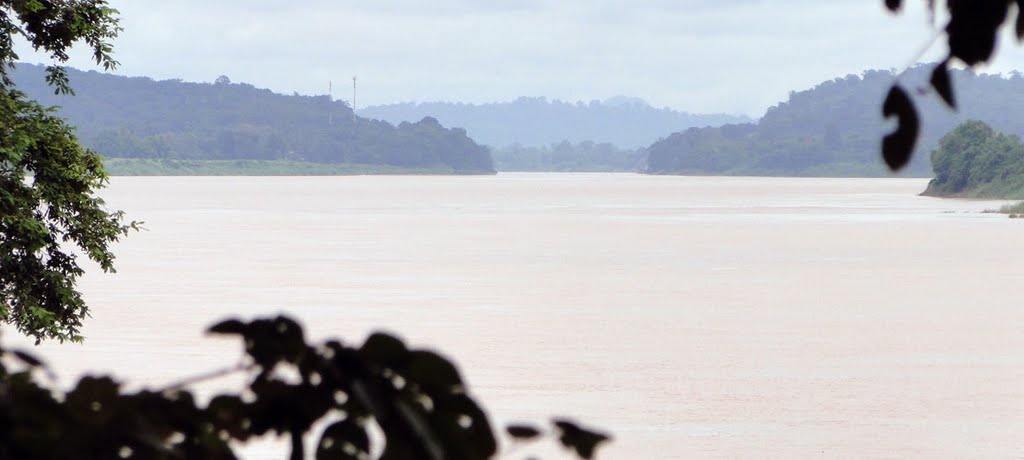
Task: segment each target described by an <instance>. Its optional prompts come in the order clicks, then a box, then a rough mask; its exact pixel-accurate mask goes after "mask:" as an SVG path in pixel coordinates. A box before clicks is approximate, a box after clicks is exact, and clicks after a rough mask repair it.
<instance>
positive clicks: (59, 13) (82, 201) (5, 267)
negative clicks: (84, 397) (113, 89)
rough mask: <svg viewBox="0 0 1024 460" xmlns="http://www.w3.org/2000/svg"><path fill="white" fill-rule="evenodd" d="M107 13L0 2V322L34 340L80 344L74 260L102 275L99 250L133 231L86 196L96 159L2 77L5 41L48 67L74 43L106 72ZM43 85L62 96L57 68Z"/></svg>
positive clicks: (111, 22)
mask: <svg viewBox="0 0 1024 460" xmlns="http://www.w3.org/2000/svg"><path fill="white" fill-rule="evenodd" d="M116 14H117V11H116V10H113V9H111V8H109V7H107V6H106V2H104V1H101V0H83V1H74V2H63V1H62V2H49V1H40V0H24V1H0V76H2V83H0V130H2V135H0V321H3V322H7V323H13V324H14V325H15V326H17V328H18V330H19V331H21V332H23V333H25V334H27V335H30V336H33V337H35V338H36V340H37V341H39V340H43V339H58V340H61V341H64V340H72V341H77V340H80V339H81V336H80V334H79V329H80V327H81V324H82V320H83V319H84V318H85V317H86V316H87V315H88V308H87V306H86V304H85V302H84V301H83V299H82V297H81V294H80V293H79V292H78V291H77V290H76V289H75V283H76V281H77V279H78V277H79V276H80V275H82V273H83V270H82V268H81V267H80V266H79V265H78V258H79V256H80V255H85V256H86V257H88V258H89V259H92V260H93V261H95V262H96V263H98V264H99V265H100V267H101V268H102V269H103V270H104V271H112V270H113V269H114V267H113V261H114V255H113V254H112V253H111V252H110V251H109V249H108V246H109V245H110V244H111V243H113V242H114V241H117V239H118V238H119V237H121V236H123V235H125V234H126V233H127V232H128V231H129V230H130V229H132V228H135V227H136V224H135V223H129V224H125V223H124V222H123V217H124V216H123V214H122V213H120V212H112V213H111V212H107V211H106V210H105V208H104V202H103V200H102V199H100V198H98V197H96V196H95V192H96V190H98V189H100V188H102V187H103V186H104V185H105V184H106V180H107V176H106V173H105V172H104V171H103V166H102V162H101V158H100V156H99V155H97V154H95V153H93V152H91V151H88V150H86V149H84V148H83V147H82V146H81V145H79V143H78V140H77V139H76V138H75V136H74V134H73V133H72V129H71V128H70V127H69V126H68V125H66V124H65V123H64V121H63V120H61V119H60V118H58V117H56V116H54V114H53V111H51V110H47V109H44V108H43V107H42V106H41V105H40V104H38V103H35V102H33V101H31V100H28V99H27V98H26V97H25V95H24V94H23V93H21V92H19V91H17V90H15V89H14V87H13V83H12V81H11V79H10V78H9V76H8V73H7V71H8V68H9V67H10V66H12V65H13V62H14V60H15V59H17V58H18V56H17V55H16V54H15V53H14V50H13V48H12V46H13V38H14V37H15V36H21V37H23V38H24V39H26V40H28V41H29V42H30V43H31V44H32V46H33V47H34V48H35V49H36V50H38V51H45V52H46V53H48V54H49V55H50V57H52V58H53V59H54V60H55V61H57V62H65V61H66V60H67V58H68V55H67V52H68V49H69V48H70V47H71V46H72V45H73V44H75V43H76V42H84V43H85V44H87V45H88V46H89V47H90V48H92V50H93V56H94V58H95V60H96V62H97V63H98V64H100V65H102V66H104V67H105V68H108V69H109V68H112V67H114V66H115V65H116V64H117V63H116V62H115V61H114V60H112V59H111V57H110V54H109V53H110V44H109V43H108V41H109V40H110V39H112V38H113V37H115V36H116V35H117V33H118V32H119V31H120V29H119V28H118V26H117V17H116ZM44 79H45V81H46V82H47V83H48V84H49V85H52V86H53V87H55V88H56V91H57V92H63V93H67V92H70V88H69V87H68V78H67V74H66V72H65V70H64V69H63V68H61V67H58V66H51V67H48V68H46V70H45V77H43V78H40V82H41V81H42V80H44Z"/></svg>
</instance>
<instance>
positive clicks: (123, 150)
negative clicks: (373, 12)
mask: <svg viewBox="0 0 1024 460" xmlns="http://www.w3.org/2000/svg"><path fill="white" fill-rule="evenodd" d="M68 75H69V76H70V79H71V86H72V88H73V89H74V91H75V93H76V95H75V96H68V95H55V94H54V91H53V88H52V87H49V86H47V84H46V81H45V72H44V67H43V66H38V65H31V64H24V63H20V64H18V65H17V67H16V68H15V70H14V71H13V72H12V73H11V77H12V79H13V80H14V82H15V83H16V85H17V88H18V89H19V90H21V91H23V92H25V93H26V94H27V95H28V96H29V97H31V98H33V99H36V100H37V101H39V102H40V103H42V104H43V105H46V106H59V107H60V109H59V111H58V113H59V114H60V115H61V116H63V117H66V118H67V119H68V120H69V121H70V123H71V124H72V125H73V126H75V127H76V129H77V131H76V132H77V135H78V136H79V138H80V139H81V140H82V142H83V144H85V145H86V146H87V147H89V148H92V149H93V150H95V151H97V152H99V153H101V154H103V155H105V156H107V157H120V158H156V159H169V160H241V159H245V160H287V161H300V162H311V163H330V164H351V165H381V166H386V167H387V168H382V170H383V169H387V170H402V171H411V170H417V169H423V170H429V171H430V172H433V173H437V172H451V173H493V172H494V168H493V162H492V160H491V156H490V151H489V150H488V149H487V148H486V147H484V146H481V145H479V144H477V143H476V142H474V141H473V140H472V139H470V138H469V137H468V136H467V135H466V131H465V130H462V129H448V128H445V127H443V126H442V125H441V124H440V123H438V121H437V120H436V119H433V118H429V117H426V118H421V119H420V120H417V121H416V122H415V123H400V124H398V125H397V126H393V125H391V124H389V123H386V122H383V121H376V120H368V119H365V118H360V117H354V116H353V114H352V110H351V109H350V108H349V106H348V105H346V104H345V103H344V102H340V101H333V102H332V101H331V100H330V99H329V98H328V97H327V96H316V97H310V96H299V95H291V96H287V95H282V94H277V93H274V92H271V91H270V90H266V89H258V88H255V87H253V86H252V85H249V84H245V83H241V84H239V83H231V82H230V80H228V79H227V78H226V77H222V78H218V80H217V82H216V83H213V84H210V83H187V82H182V81H180V80H165V81H154V80H151V79H149V78H144V77H134V78H128V77H121V76H115V75H110V74H104V73H98V72H95V71H90V72H82V71H79V70H74V69H68ZM367 169H368V170H373V168H360V170H367Z"/></svg>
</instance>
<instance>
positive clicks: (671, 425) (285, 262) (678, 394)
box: [3, 174, 1024, 459]
mask: <svg viewBox="0 0 1024 460" xmlns="http://www.w3.org/2000/svg"><path fill="white" fill-rule="evenodd" d="M925 183H926V182H925V181H924V180H920V179H790V178H742V177H735V178H734V177H716V178H708V177H663V176H641V175H633V174H499V175H497V176H481V177H439V176H383V177H381V176H365V177H316V178H257V177H246V178H230V177H217V178H213V177H206V178H199V177H191V178H190V177H184V178H153V177H148V178H128V177H118V178H114V179H113V182H112V184H111V186H110V188H109V189H107V190H105V191H104V193H103V196H104V197H105V198H106V199H107V201H108V203H109V204H110V206H111V207H112V208H116V209H123V210H125V211H126V212H127V213H128V215H129V217H131V218H134V219H138V220H143V221H145V225H144V227H145V228H146V230H145V231H142V232H139V233H135V234H132V235H131V236H130V237H128V238H126V239H125V240H123V241H122V242H121V243H119V244H117V246H116V247H115V252H116V253H117V255H118V259H117V267H118V270H119V271H118V273H117V274H113V275H105V274H102V273H101V272H100V271H99V270H98V269H97V268H96V267H95V266H92V265H89V268H90V270H89V273H88V275H87V276H86V277H85V278H84V279H83V281H82V283H81V287H82V290H83V291H84V293H85V297H86V299H87V301H88V302H89V304H90V305H91V306H92V317H91V318H89V319H88V320H87V322H86V327H85V329H84V333H85V335H86V336H87V340H86V342H85V344H84V345H81V346H79V345H51V344H47V345H43V346H41V347H38V348H37V349H36V350H35V352H36V353H38V354H40V355H42V356H43V357H44V358H45V359H46V360H47V361H48V362H49V363H50V364H51V365H53V366H54V367H55V368H56V369H57V370H58V373H59V374H60V375H62V380H60V381H59V382H58V384H60V385H69V384H71V383H73V381H74V377H75V376H76V375H78V374H79V373H80V372H83V371H90V372H103V373H106V372H112V373H114V374H115V375H117V376H119V377H120V378H121V379H122V380H124V381H126V383H127V384H128V385H129V386H130V387H133V388H137V387H140V386H146V385H161V384H166V383H168V382H172V381H174V380H177V378H179V377H181V376H183V375H187V374H197V373H201V372H205V371H208V370H212V369H217V368H221V367H225V366H229V365H232V364H234V363H235V362H237V360H238V357H239V356H240V353H241V347H240V345H239V344H238V343H237V342H236V341H232V340H226V339H217V338H209V337H205V336H203V334H202V330H203V328H204V327H206V326H208V325H210V324H211V323H213V322H215V321H216V320H218V319H221V318H223V317H226V316H232V315H233V316H242V317H246V318H251V317H255V316H259V315H264V314H276V313H279V312H286V313H288V314H291V315H294V316H295V317H296V318H298V319H299V320H300V321H301V322H303V323H304V324H305V325H306V327H307V330H308V333H309V334H310V335H311V336H313V337H316V338H325V337H332V336H339V337H342V338H344V339H346V340H348V341H350V342H360V341H362V339H363V338H365V337H366V336H367V334H368V333H370V332H371V331H373V330H377V329H386V330H389V331H394V332H397V333H399V334H400V335H402V336H403V337H405V338H406V339H407V341H408V342H409V343H411V344H413V345H415V346H424V347H431V348H436V349H439V350H441V351H443V352H445V353H447V354H449V355H450V356H452V357H453V358H454V359H455V360H456V361H457V362H458V363H459V365H460V366H461V368H462V371H463V374H464V376H465V378H466V379H467V380H468V382H469V384H470V387H471V390H472V391H473V392H474V393H475V394H476V395H477V396H479V398H480V399H481V400H482V401H483V403H484V404H485V406H486V407H487V409H488V410H489V413H490V415H491V417H492V418H493V419H494V420H495V421H498V422H502V421H506V420H517V421H518V420H523V421H541V422H543V421H544V420H546V419H547V418H548V417H549V416H551V415H567V416H571V417H575V418H577V419H578V420H580V421H582V422H583V423H584V424H587V425H591V426H594V427H599V428H603V429H606V430H607V431H610V432H611V433H613V434H614V437H615V441H614V442H613V443H612V444H610V445H609V446H607V447H606V448H605V449H604V450H602V451H601V452H600V454H601V455H600V456H599V458H605V459H639V458H693V457H698V458H699V457H777V458H794V457H817V458H821V457H829V458H832V457H859V458H865V457H947V458H956V457H972V458H977V457H986V458H989V457H1020V456H1022V455H1024V448H1022V447H1021V446H1022V442H1021V439H1024V303H1022V299H1024V296H1022V294H1021V292H1022V291H1021V285H1022V283H1021V280H1022V279H1024V237H1022V235H1024V221H1022V220H1011V219H1007V218H1006V217H1005V216H1002V215H994V214H982V213H980V211H981V210H983V209H986V208H993V207H997V206H998V204H999V203H997V202H982V201H966V200H942V199H936V198H926V197H919V196H917V195H916V194H917V193H918V192H920V191H921V190H923V189H924V186H925ZM3 338H4V343H5V345H11V344H19V345H21V346H26V347H30V345H28V344H29V342H27V341H25V340H23V339H17V338H15V337H14V334H13V332H12V331H11V330H10V328H5V330H4V335H3ZM236 383H237V382H235V381H233V380H232V379H227V380H226V381H223V382H219V383H217V384H215V385H222V386H223V387H225V388H231V387H232V385H234V384H236ZM204 391H213V390H204ZM279 447H280V445H277V444H273V443H265V444H263V445H258V446H255V447H252V448H250V449H248V450H247V451H246V456H247V457H249V458H264V457H267V458H280V457H282V453H281V452H280V451H279V450H275V449H279ZM549 448H550V446H547V445H540V446H536V447H535V448H534V449H536V450H530V449H529V448H527V449H521V450H517V451H515V452H516V455H512V456H510V457H508V458H522V457H524V456H525V453H528V452H533V451H536V452H540V453H546V452H549V450H550V449H549Z"/></svg>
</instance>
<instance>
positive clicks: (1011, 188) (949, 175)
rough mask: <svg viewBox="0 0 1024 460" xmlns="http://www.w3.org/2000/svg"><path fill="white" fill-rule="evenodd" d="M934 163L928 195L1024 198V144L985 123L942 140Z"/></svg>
mask: <svg viewBox="0 0 1024 460" xmlns="http://www.w3.org/2000/svg"><path fill="white" fill-rule="evenodd" d="M932 164H933V165H934V168H935V178H934V179H932V181H931V182H930V183H929V184H928V189H927V190H925V192H924V194H925V195H931V196H965V197H973V198H1024V144H1021V141H1020V138H1019V137H1017V136H1016V135H1008V134H1004V133H1000V132H998V131H996V130H994V129H992V128H991V127H990V126H989V125H987V124H985V123H983V122H980V121H976V120H970V121H967V122H964V123H963V124H961V125H960V126H958V127H957V128H956V129H955V130H953V131H952V132H950V133H949V134H947V135H946V136H945V137H943V138H942V140H941V141H939V148H938V149H936V150H935V151H934V152H932Z"/></svg>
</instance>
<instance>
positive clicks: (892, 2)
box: [885, 0, 903, 13]
mask: <svg viewBox="0 0 1024 460" xmlns="http://www.w3.org/2000/svg"><path fill="white" fill-rule="evenodd" d="M902 3H903V1H902V0H885V7H886V8H889V11H891V12H893V13H896V12H899V10H900V7H901V6H903V5H902Z"/></svg>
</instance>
